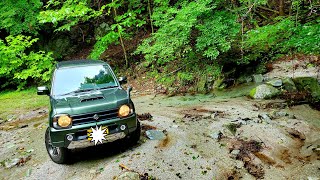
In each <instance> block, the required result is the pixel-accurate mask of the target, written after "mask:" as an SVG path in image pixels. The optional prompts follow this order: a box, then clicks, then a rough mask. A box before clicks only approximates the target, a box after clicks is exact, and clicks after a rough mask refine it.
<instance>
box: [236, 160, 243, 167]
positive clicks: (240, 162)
mask: <svg viewBox="0 0 320 180" xmlns="http://www.w3.org/2000/svg"><path fill="white" fill-rule="evenodd" d="M243 167H244V162H242V161H237V162H236V168H237V169H241V168H243Z"/></svg>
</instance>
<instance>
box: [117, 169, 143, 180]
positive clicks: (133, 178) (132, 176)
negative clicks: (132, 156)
mask: <svg viewBox="0 0 320 180" xmlns="http://www.w3.org/2000/svg"><path fill="white" fill-rule="evenodd" d="M116 179H117V180H140V175H139V174H138V173H136V172H131V171H128V172H124V173H122V174H121V175H120V176H118V177H117V178H116Z"/></svg>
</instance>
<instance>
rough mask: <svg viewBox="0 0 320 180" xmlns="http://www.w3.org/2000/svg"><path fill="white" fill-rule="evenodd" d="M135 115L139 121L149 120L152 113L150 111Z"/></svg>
mask: <svg viewBox="0 0 320 180" xmlns="http://www.w3.org/2000/svg"><path fill="white" fill-rule="evenodd" d="M137 117H138V119H139V120H140V121H146V120H147V121H151V120H152V115H151V114H150V113H144V114H137Z"/></svg>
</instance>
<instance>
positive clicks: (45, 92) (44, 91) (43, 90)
mask: <svg viewBox="0 0 320 180" xmlns="http://www.w3.org/2000/svg"><path fill="white" fill-rule="evenodd" d="M37 94H38V95H49V89H48V87H47V86H40V87H38V88H37Z"/></svg>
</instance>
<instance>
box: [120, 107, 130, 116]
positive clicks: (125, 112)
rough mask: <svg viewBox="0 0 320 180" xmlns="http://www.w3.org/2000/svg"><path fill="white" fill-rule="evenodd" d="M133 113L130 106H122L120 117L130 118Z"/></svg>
mask: <svg viewBox="0 0 320 180" xmlns="http://www.w3.org/2000/svg"><path fill="white" fill-rule="evenodd" d="M131 112H132V110H131V108H130V107H129V106H128V105H122V106H121V107H120V108H119V112H118V114H119V116H120V117H126V116H128V115H129V114H130V113H131Z"/></svg>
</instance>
